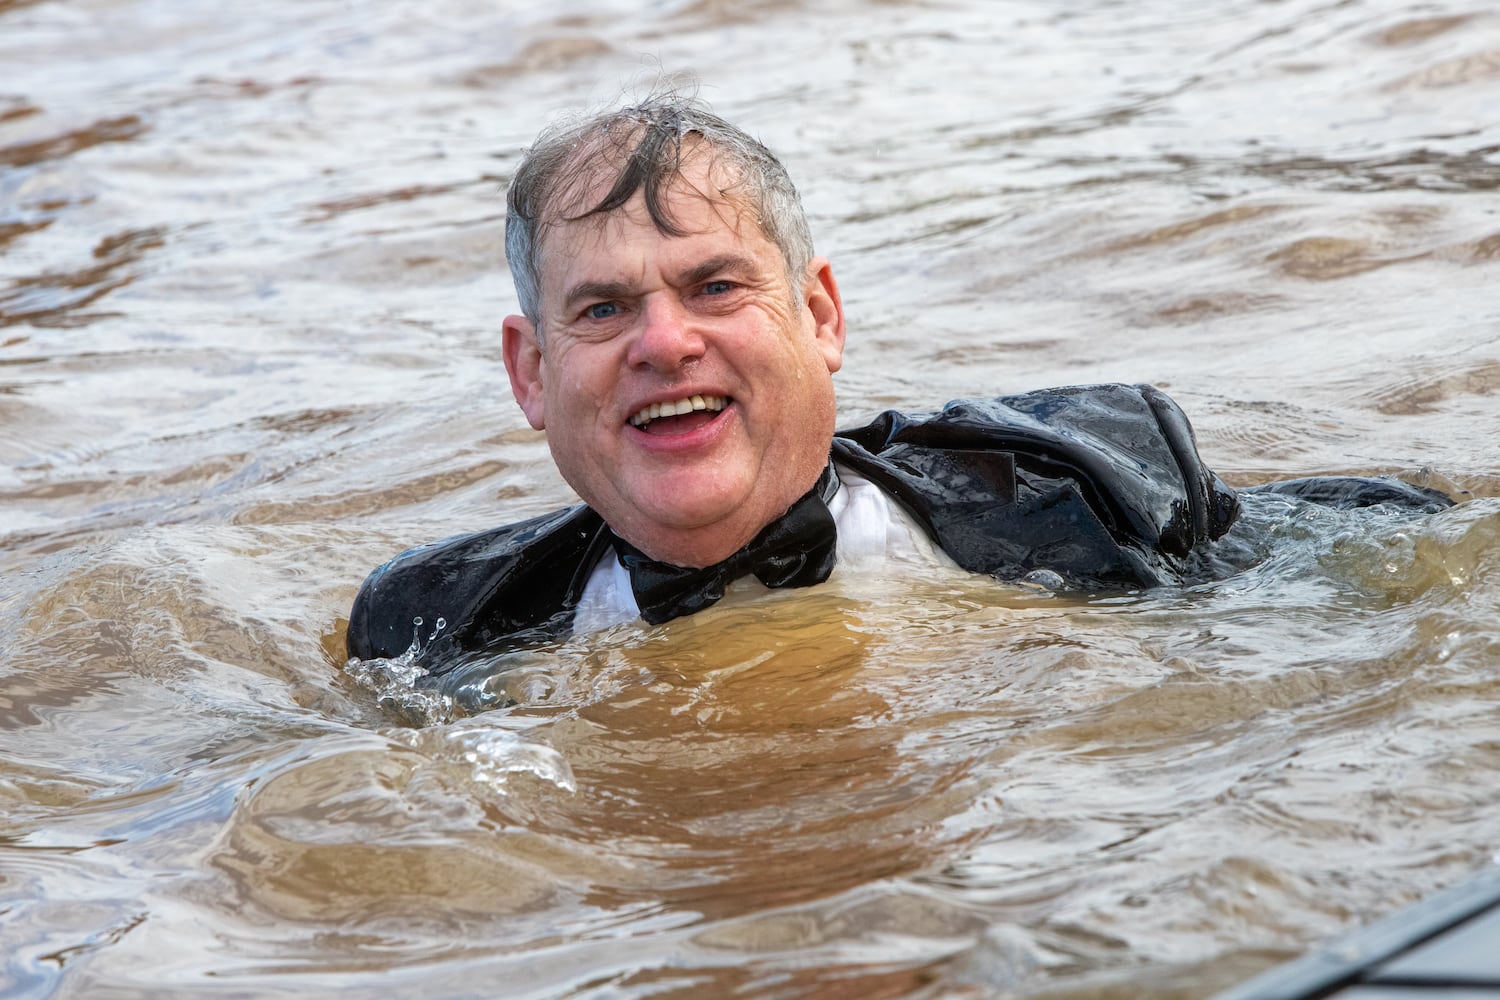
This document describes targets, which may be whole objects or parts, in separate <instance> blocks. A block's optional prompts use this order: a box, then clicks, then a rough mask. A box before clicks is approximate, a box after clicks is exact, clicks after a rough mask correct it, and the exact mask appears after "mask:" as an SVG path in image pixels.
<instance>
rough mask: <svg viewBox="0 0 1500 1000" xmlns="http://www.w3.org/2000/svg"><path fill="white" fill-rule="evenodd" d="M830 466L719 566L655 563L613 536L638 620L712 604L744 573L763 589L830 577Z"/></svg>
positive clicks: (835, 484)
mask: <svg viewBox="0 0 1500 1000" xmlns="http://www.w3.org/2000/svg"><path fill="white" fill-rule="evenodd" d="M838 488H839V479H838V476H837V475H835V474H834V471H833V464H832V463H829V465H828V468H827V469H825V470H823V475H822V476H821V477H820V478H819V479H818V482H817V485H815V486H814V487H813V488H812V489H810V490H808V491H807V492H806V493H804V494H803V495H802V498H801V499H800V500H798V501H797V502H796V503H794V504H792V506H791V509H790V510H788V511H787V512H786V513H785V514H783V515H781V517H779V518H777V519H776V520H774V521H772V522H771V523H770V524H768V525H766V527H765V528H764V529H763V530H762V531H761V533H760V534H758V535H756V536H755V537H754V538H752V539H751V540H750V543H749V544H748V545H746V546H745V547H744V548H742V549H740V550H739V551H738V552H736V553H734V555H732V556H730V557H729V558H728V559H725V560H724V561H723V562H720V563H715V564H714V565H712V566H705V567H703V568H702V569H689V568H686V567H683V566H673V565H672V564H670V563H663V562H657V561H656V560H655V559H652V558H651V557H650V556H647V555H646V554H645V553H644V552H642V551H641V550H640V549H637V548H636V547H635V546H633V545H631V544H630V543H629V542H627V541H625V540H624V539H623V538H621V537H620V536H618V535H615V536H614V545H615V553H616V554H617V555H618V556H619V559H620V565H622V566H624V567H625V568H626V569H627V570H629V571H630V589H631V590H633V591H634V592H635V602H636V604H637V605H638V606H639V607H640V609H641V617H642V618H644V619H646V621H648V622H650V623H651V624H652V625H660V624H661V623H662V622H665V621H671V620H672V619H673V618H680V617H681V616H683V615H690V614H693V613H695V612H698V611H702V610H703V609H704V608H707V607H710V606H712V605H713V604H715V603H716V602H717V601H718V600H719V598H721V597H723V596H724V588H725V587H726V586H728V585H729V584H730V583H731V582H732V581H734V580H737V579H739V578H740V577H742V576H744V575H745V574H747V573H754V574H755V577H756V579H758V580H759V581H760V582H761V583H763V584H765V585H766V586H767V587H811V586H813V585H814V584H818V583H822V582H823V581H824V580H826V579H828V574H829V573H831V572H833V562H834V550H835V548H836V543H837V536H838V529H837V527H836V525H835V524H834V522H833V515H832V514H831V513H829V512H828V501H829V500H831V499H833V495H834V494H835V493H837V492H838Z"/></svg>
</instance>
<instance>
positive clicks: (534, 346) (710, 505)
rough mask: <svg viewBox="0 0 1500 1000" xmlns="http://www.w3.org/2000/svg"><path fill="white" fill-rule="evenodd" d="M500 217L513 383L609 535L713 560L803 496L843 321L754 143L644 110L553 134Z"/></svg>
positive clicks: (814, 462) (820, 265)
mask: <svg viewBox="0 0 1500 1000" xmlns="http://www.w3.org/2000/svg"><path fill="white" fill-rule="evenodd" d="M509 210H510V216H509V218H508V219H507V222H506V251H507V255H508V257H509V260H510V265H511V270H512V273H513V275H514V277H515V281H516V287H517V292H518V295H519V297H520V300H521V306H522V311H523V313H524V315H521V316H509V317H506V319H505V323H504V346H505V363H506V368H507V370H508V371H509V373H510V379H511V386H512V389H513V390H514V392H515V395H516V400H517V402H518V403H520V405H521V408H522V410H523V411H524V412H525V413H526V416H527V419H528V420H529V421H530V422H531V424H532V426H533V427H536V428H538V429H545V430H546V431H547V438H548V444H549V446H550V447H551V450H552V455H553V458H554V460H555V461H556V462H557V465H558V468H559V470H560V471H561V472H562V474H563V477H564V478H565V479H567V481H568V483H569V484H570V485H571V486H572V487H573V488H574V489H575V490H577V492H578V494H579V495H580V496H581V497H583V499H584V500H585V501H587V502H588V503H589V504H590V505H591V506H593V507H594V508H595V509H596V510H597V511H599V513H600V514H602V515H603V516H604V518H605V520H606V521H608V522H609V524H610V526H611V527H612V528H614V530H615V531H616V532H618V533H619V534H620V535H621V536H623V537H624V538H626V539H627V540H628V541H630V542H631V543H633V544H634V545H636V546H637V547H638V548H640V549H642V550H643V551H645V552H646V553H647V554H649V555H652V556H654V557H656V558H658V559H663V560H667V561H670V562H676V563H682V564H684V565H706V564H708V563H711V562H714V561H717V560H718V559H722V558H724V557H725V556H727V555H729V554H730V553H731V552H733V551H734V550H735V549H736V548H738V547H739V546H740V545H742V544H743V543H744V542H746V541H748V540H749V539H750V538H751V537H753V536H754V535H755V534H756V532H758V531H759V530H760V529H761V528H762V527H764V526H765V525H766V524H767V523H769V522H770V521H771V520H773V519H774V518H775V517H777V516H778V515H780V514H781V513H782V512H783V511H785V510H786V508H787V507H788V506H790V505H791V504H792V502H793V501H795V500H796V499H797V497H799V496H800V495H801V494H802V493H805V492H806V491H807V490H808V489H810V488H811V487H812V485H813V483H814V482H815V481H816V479H817V477H818V474H819V472H820V471H821V470H822V468H823V467H824V465H825V464H826V463H827V461H828V448H829V444H830V441H831V439H832V436H833V423H834V400H833V381H832V375H833V373H834V372H835V371H837V370H838V368H839V366H840V364H841V359H842V351H843V343H844V319H843V307H842V305H841V303H840V300H839V294H838V287H837V285H836V284H835V283H834V280H833V274H832V271H831V269H830V267H829V265H828V262H827V261H826V260H824V259H822V258H816V257H813V256H812V247H811V242H810V240H809V238H808V235H807V224H806V222H805V220H804V218H803V215H802V210H801V206H800V204H799V202H798V200H797V195H796V191H795V189H794V188H793V187H792V184H791V181H790V180H789V179H788V178H787V175H786V172H785V170H784V169H783V168H782V166H781V164H780V163H779V162H778V161H777V160H776V158H775V157H774V156H773V155H772V154H771V153H770V152H769V151H768V150H766V149H765V147H763V146H761V145H760V143H758V142H756V141H755V140H754V139H752V138H750V137H749V136H747V135H745V134H744V133H743V132H741V131H740V130H739V129H737V128H735V127H734V126H732V125H730V124H728V123H727V122H725V121H723V120H722V119H720V118H718V117H716V116H714V115H713V114H711V113H709V112H708V111H707V110H706V109H704V108H703V107H702V106H701V105H699V104H698V103H696V102H694V101H691V100H683V99H679V98H675V97H661V98H654V99H651V100H648V101H647V102H645V103H643V104H642V105H640V106H637V107H635V108H628V109H625V110H622V111H615V112H610V113H607V114H604V115H600V116H596V117H593V118H590V119H586V120H583V121H580V122H576V123H573V124H570V125H567V126H564V127H561V128H556V129H553V130H549V131H548V132H546V133H544V134H543V135H542V136H541V138H540V139H539V140H538V142H537V145H536V146H535V147H533V148H532V149H531V150H530V151H529V152H528V154H527V157H526V160H525V162H524V163H523V164H522V166H521V168H520V169H519V171H518V172H517V174H516V177H515V179H514V180H513V181H512V182H511V188H510V193H509ZM664 406H665V407H667V409H669V410H671V409H675V410H678V411H683V410H685V409H686V408H687V407H688V406H691V407H693V408H694V409H693V410H692V411H691V412H680V413H678V414H676V415H673V414H672V413H670V412H663V407H664Z"/></svg>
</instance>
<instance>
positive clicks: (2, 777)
mask: <svg viewBox="0 0 1500 1000" xmlns="http://www.w3.org/2000/svg"><path fill="white" fill-rule="evenodd" d="M640 7H641V5H636V4H625V3H619V2H608V0H599V2H586V0H578V2H573V0H570V2H568V3H566V4H561V5H550V6H547V7H543V6H541V5H536V6H533V5H520V4H511V5H495V4H479V3H472V2H466V0H437V2H435V3H423V4H415V3H395V2H391V3H373V2H358V0H349V2H343V0H338V2H334V0H327V2H319V0H302V2H298V3H286V2H283V3H276V2H272V3H269V4H259V5H256V6H255V7H254V9H253V10H251V9H249V8H247V9H245V10H243V11H241V10H238V9H230V8H223V7H207V6H203V5H201V4H189V3H185V2H182V0H94V2H86V0H80V2H73V3H67V4H64V3H60V2H50V3H48V2H26V0H10V2H0V69H3V72H0V254H3V256H0V532H3V544H0V956H3V958H0V992H3V993H5V995H7V996H18V997H21V996H26V997H31V996H37V997H41V996H48V997H84V996H87V997H90V998H93V997H111V996H136V995H142V994H149V995H152V996H163V997H189V996H191V997H197V996H220V995H223V996H255V997H272V996H285V997H322V996H327V995H331V994H337V995H341V996H370V997H376V996H380V997H384V996H393V995H404V994H406V993H414V992H417V991H418V990H420V991H421V993H422V995H425V996H434V997H437V996H441V997H467V996H493V995H505V996H517V997H562V996H627V997H647V996H652V997H656V996H677V995H725V994H728V993H731V992H734V991H740V992H742V993H745V994H747V995H757V996H783V997H805V996H890V997H895V996H902V997H905V996H914V997H917V996H920V997H950V996H952V997H965V996H969V997H1038V998H1040V997H1048V998H1062V997H1073V998H1082V997H1090V998H1098V997H1120V998H1125V997H1137V996H1158V997H1183V998H1186V997H1203V996H1208V995H1210V994H1211V993H1213V992H1214V991H1215V990H1217V989H1219V988H1222V987H1225V986H1228V985H1230V984H1232V983H1234V982H1236V981H1239V980H1240V979H1242V978H1244V977H1246V976H1248V975H1251V974H1253V973H1254V972H1256V971H1258V970H1260V969H1263V968H1266V967H1268V966H1269V965H1271V964H1274V963H1275V962H1277V961H1279V960H1281V959H1284V958H1288V957H1290V956H1292V955H1295V954H1297V953H1299V952H1301V951H1303V950H1305V949H1306V948H1307V947H1309V946H1310V945H1312V944H1313V943H1315V942H1318V941H1321V940H1325V939H1327V938H1328V937H1330V936H1333V935H1336V934H1338V933H1340V932H1342V931H1345V930H1348V929H1351V928H1353V927H1356V926H1359V925H1361V924H1363V923H1367V922H1368V921H1370V920H1372V919H1374V918H1375V917H1377V916H1379V915H1381V914H1384V913H1386V912H1389V911H1390V910H1392V909H1394V908H1396V907H1398V906H1400V905H1401V904H1404V903H1407V902H1410V901H1412V900H1415V899H1417V898H1420V897H1422V896H1424V895H1426V894H1428V893H1430V892H1432V891H1434V890H1436V889H1438V888H1440V887H1443V886H1446V885H1449V884H1452V883H1454V882H1456V881H1459V880H1461V879H1463V878H1464V877H1465V876H1466V875H1468V874H1469V873H1472V872H1474V871H1476V870H1479V869H1481V868H1483V867H1486V866H1488V865H1490V864H1491V863H1493V861H1494V860H1495V856H1496V853H1497V849H1500V844H1497V842H1496V835H1495V829H1496V824H1495V817H1496V815H1497V809H1496V806H1497V798H1500V793H1497V792H1496V789H1497V788H1500V724H1497V722H1496V721H1495V720H1496V718H1497V715H1496V711H1495V709H1496V706H1497V701H1500V674H1497V666H1500V648H1497V644H1500V630H1497V626H1496V622H1497V621H1500V614H1497V610H1500V608H1497V605H1500V585H1497V583H1496V582H1495V581H1496V580H1497V579H1500V567H1497V565H1496V563H1497V559H1500V556H1497V552H1500V546H1497V545H1496V542H1497V538H1496V535H1497V532H1500V479H1497V475H1496V468H1495V461H1494V446H1493V440H1494V433H1493V432H1494V428H1495V426H1496V421H1497V418H1500V403H1497V402H1496V401H1495V398H1494V393H1495V389H1496V388H1497V387H1500V349H1497V338H1500V295H1497V293H1496V292H1495V290H1494V289H1495V286H1496V278H1497V271H1496V267H1497V260H1500V208H1497V204H1500V203H1497V201H1496V189H1497V187H1500V180H1497V178H1500V115H1497V113H1496V110H1495V109H1496V108H1497V106H1500V105H1497V104H1496V101H1495V95H1496V87H1497V85H1500V17H1497V16H1496V15H1495V14H1493V13H1491V12H1489V11H1487V10H1486V9H1484V8H1483V7H1482V6H1472V5H1463V4H1459V3H1456V2H1446V0H1439V2H1428V3H1421V4H1418V3H1400V2H1395V0H1384V2H1376V0H1349V2H1340V3H1321V2H1312V0H1282V2H1276V3H1258V4H1243V3H1239V4H1227V3H1219V4H1206V5H1199V6H1197V7H1195V8H1193V9H1192V10H1191V11H1188V10H1186V9H1184V8H1183V6H1182V5H1181V4H1167V3H1156V2H1151V3H1137V4H1128V5H1122V4H1115V3H1110V2H1106V0H1093V2H1082V3H1075V4H1067V5H1061V4H1049V3H1043V2H1040V0H1030V2H999V3H996V2H990V0H953V2H947V3H942V4H907V3H900V2H877V0H829V2H827V3H820V4H805V5H800V4H791V3H735V4H728V3H719V2H716V0H698V2H662V3H654V4H651V5H648V6H647V7H646V9H645V10H641V9H640ZM507 8H508V9H507ZM678 70H690V71H693V72H696V73H697V74H698V76H699V78H700V79H701V81H702V84H703V93H704V96H706V97H707V98H709V99H710V100H711V101H712V102H713V103H714V105H715V107H716V109H717V110H719V111H721V112H722V113H724V114H726V115H727V116H728V117H730V118H731V119H734V120H736V121H739V122H741V123H743V124H744V125H746V126H747V127H748V128H750V129H751V130H752V131H754V132H756V133H758V134H759V135H761V136H762V137H763V138H764V139H765V140H766V141H767V142H768V143H769V144H770V145H771V146H772V147H773V148H775V149H777V150H778V151H780V152H781V153H782V154H783V156H784V158H785V160H786V161H787V162H788V165H789V167H790V169H791V170H792V172H793V175H794V176H795V177H796V178H797V179H798V180H799V183H800V185H801V187H802V189H803V192H804V195H805V198H806V201H807V204H808V206H809V210H810V213H811V216H812V222H813V228H814V233H815V236H816V237H817V238H818V241H819V249H820V250H821V251H822V252H824V253H826V254H828V255H829V256H830V257H831V258H832V259H833V260H834V264H835V270H836V272H837V274H838V275H839V278H840V281H841V284H842V288H843V291H844V298H845V303H846V306H847V308H848V310H849V313H850V330H851V336H850V346H849V351H848V357H847V364H846V367H845V370H844V371H843V372H842V373H840V376H839V382H840V392H841V396H840V405H841V412H842V414H843V416H844V418H845V422H846V423H853V422H855V421H858V420H860V419H863V418H865V417H867V416H868V415H870V414H871V413H872V412H874V411H876V410H878V409H882V408H884V407H887V406H902V407H910V408H926V407H931V406H933V405H935V404H937V403H939V402H941V401H943V400H945V399H947V398H950V397H954V396H962V395H974V394H985V393H999V392H1014V391H1022V390H1025V389H1029V388H1034V387H1037V386H1042V385H1048V384H1064V383H1076V382H1088V381H1147V382H1153V383H1156V384H1158V385H1162V386H1163V387H1165V388H1167V389H1168V391H1170V392H1171V393H1172V394H1173V395H1174V397H1175V398H1177V399H1178V400H1179V401H1180V402H1181V403H1182V404H1183V405H1184V407H1185V409H1186V410H1187V411H1188V412H1189V414H1190V415H1191V416H1192V417H1193V420H1194V422H1195V425H1196V427H1197V430H1198V435H1199V443H1200V446H1201V449H1202V451H1203V453H1204V455H1205V456H1206V457H1207V459H1208V461H1209V463H1210V464H1211V465H1212V466H1213V467H1214V468H1216V469H1217V470H1219V471H1220V472H1221V473H1223V474H1224V475H1225V476H1226V477H1227V478H1228V479H1230V480H1231V481H1232V482H1234V483H1236V484H1242V485H1243V484H1250V483H1255V482H1261V481H1265V480H1269V479H1274V478H1279V477H1285V476H1293V475H1304V474H1311V473H1320V472H1382V473H1384V472H1390V473H1397V474H1400V475H1403V476H1406V477H1407V478H1410V479H1413V480H1414V481H1420V482H1425V483H1430V484H1433V485H1437V486H1440V487H1443V488H1446V489H1449V490H1452V491H1454V492H1455V493H1456V494H1457V495H1460V496H1462V497H1463V498H1464V499H1466V500H1467V501H1469V502H1467V503H1466V504H1465V505H1463V506H1461V507H1459V508H1456V509H1454V510H1452V511H1449V512H1447V513H1445V514H1442V515H1440V516H1437V517H1434V518H1431V519H1426V520H1420V521H1411V520H1409V519H1403V518H1399V517H1392V516H1377V517H1372V518H1362V519H1350V518H1347V517H1340V516H1337V515H1333V514H1331V513H1329V512H1320V511H1312V512H1303V513H1301V514H1297V515H1295V516H1289V512H1288V511H1287V510H1285V509H1277V507H1276V505H1275V504H1274V503H1269V504H1260V505H1257V506H1255V508H1254V509H1253V510H1252V511H1251V515H1250V516H1251V517H1252V518H1253V519H1257V521H1256V523H1257V524H1258V525H1260V527H1261V528H1262V529H1263V534H1264V536H1265V537H1266V538H1268V539H1269V542H1268V543H1267V555H1268V558H1267V560H1266V561H1264V562H1263V563H1262V564H1260V565H1259V566H1258V567H1257V568H1256V569H1254V570H1252V571H1250V572H1247V573H1245V574H1242V575H1240V576H1237V577H1234V578H1233V579H1230V580H1227V581H1224V582H1222V583H1219V584H1215V585H1212V586H1207V587H1202V588H1196V589H1190V590H1181V591H1171V592H1164V593H1158V594H1151V595H1144V596H1141V595H1132V596H1125V597H1120V598H1116V599H1110V600H1094V601H1078V600H1063V599H1058V598H1048V597H1046V596H1045V595H1041V594H1037V593H1032V592H1028V591H1024V590H1017V589H1005V588H999V587H995V586H992V585H985V584H983V583H982V582H980V581H971V580H955V579H953V578H952V577H945V576H935V577H933V578H931V579H919V580H901V581H894V582H892V581H883V580H879V579H869V578H854V577H850V578H845V579H842V580H840V581H836V582H835V583H833V584H831V585H830V586H828V587H825V588H821V589H819V590H817V591H813V592H809V593H804V594H793V595H785V594H777V595H773V596H771V597H767V598H764V599H761V600H754V599H749V600H744V599H742V600H729V601H726V602H724V604H722V605H721V606H719V607H717V608H715V609H713V610H712V611H710V612H708V613H705V614H704V615H701V616H697V617H695V618H692V619H687V620H680V621H677V622H672V623H669V624H668V625H666V626H662V627H660V628H647V627H644V626H642V625H627V626H622V627H620V628H617V629H614V630H611V631H608V632H605V633H602V634H599V635H596V636H592V637H589V638H588V639H587V640H574V641H571V642H567V643H564V644H562V645H561V646H559V647H558V648H556V649H550V650H539V651H532V652H529V653H525V654H514V656H513V657H512V661H513V662H509V663H507V664H506V665H507V666H508V667H509V668H510V670H509V671H508V672H507V673H506V674H504V676H503V677H502V678H496V677H495V676H494V673H493V671H492V670H491V671H489V672H488V673H486V672H485V671H484V670H482V669H478V668H476V669H475V670H474V671H473V672H471V673H470V674H469V675H468V676H467V677H465V678H460V679H459V680H455V681H454V682H452V683H451V684H450V685H449V688H448V689H446V690H445V689H441V688H439V689H428V688H423V687H414V686H413V684H412V683H411V680H410V678H406V679H403V678H401V677H399V676H397V675H396V674H395V673H393V671H398V670H399V665H389V664H387V665H383V669H384V670H385V671H386V673H385V674H384V675H381V676H377V675H375V674H366V675H365V676H364V677H363V680H360V679H357V678H356V677H355V676H354V675H352V674H351V673H346V672H345V670H344V659H343V654H342V636H341V629H342V626H343V622H342V616H343V615H344V614H345V613H346V612H347V609H348V605H349V602H350V600H351V599H352V598H353V595H354V592H355V590H356V588H357V587H358V584H359V582H360V581H361V580H362V579H363V577H364V575H365V573H366V572H368V571H369V569H371V568H372V567H373V566H375V565H376V564H378V563H380V562H382V561H384V560H385V559H386V558H388V557H389V556H390V555H391V554H393V553H394V552H395V551H398V550H400V549H402V548H404V547H407V546H409V545H411V544H414V543H417V542H420V541H425V540H429V539H433V538H437V537H441V536H443V535H447V534H451V533H454V532H458V531H463V530H470V529H474V528H478V527H483V526H487V525H491V524H494V523H497V522H500V521H505V520H512V519H517V518H520V517H523V516H529V515H532V514H538V513H542V512H544V511H547V510H550V509H553V508H555V507H556V506H559V505H561V504H562V503H565V502H567V501H568V499H569V497H568V494H567V492H566V488H565V487H564V486H563V485H562V483H561V482H560V480H559V479H558V477H557V476H556V474H555V473H554V472H553V471H552V469H551V466H550V463H549V462H548V459H547V455H546V449H545V445H544V444H543V443H542V441H541V440H540V439H539V437H538V436H537V435H536V434H534V433H533V432H531V431H530V430H529V429H527V428H526V425H525V422H524V420H523V419H522V418H521V416H520V414H519V412H518V411H516V410H515V408H514V407H513V405H512V404H511V403H510V402H509V399H508V390H507V388H506V383H505V378H504V374H503V370H502V368H501V364H500V359H499V350H498V327H499V318H500V317H501V316H502V315H504V314H505V313H506V312H509V311H512V310H513V309H514V304H513V298H512V292H511V288H510V284H509V280H508V278H507V277H506V276H505V274H504V271H503V268H502V266H501V263H500V261H501V252H500V243H501V229H502V225H503V202H502V198H501V197H500V191H501V190H502V189H503V185H504V183H505V180H506V179H507V178H508V177H509V175H510V171H511V170H512V169H513V167H514V165H515V163H516V160H517V155H518V151H519V149H520V148H521V147H522V146H524V145H525V144H526V143H527V142H528V141H529V140H530V139H531V138H532V137H533V136H534V135H535V133H536V131H537V129H538V128H539V127H540V125H541V124H542V123H543V122H544V121H545V120H546V119H547V117H548V116H549V115H550V114H551V113H553V112H554V111H555V110H556V109H558V108H561V107H565V106H574V105H577V104H580V103H597V102H600V101H608V100H610V99H612V98H613V97H614V96H615V95H616V94H617V93H618V92H619V91H620V90H621V89H623V88H625V87H627V86H629V85H630V84H631V83H632V82H633V81H638V80H641V79H651V78H652V77H653V76H654V75H655V74H657V73H659V72H662V71H667V72H672V71H678ZM372 669H373V668H372ZM460 681H465V682H467V686H465V684H464V683H461V682H460ZM382 691H383V692H384V694H382ZM510 703H514V704H510ZM507 704H509V705H510V707H502V706H505V705H507Z"/></svg>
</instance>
